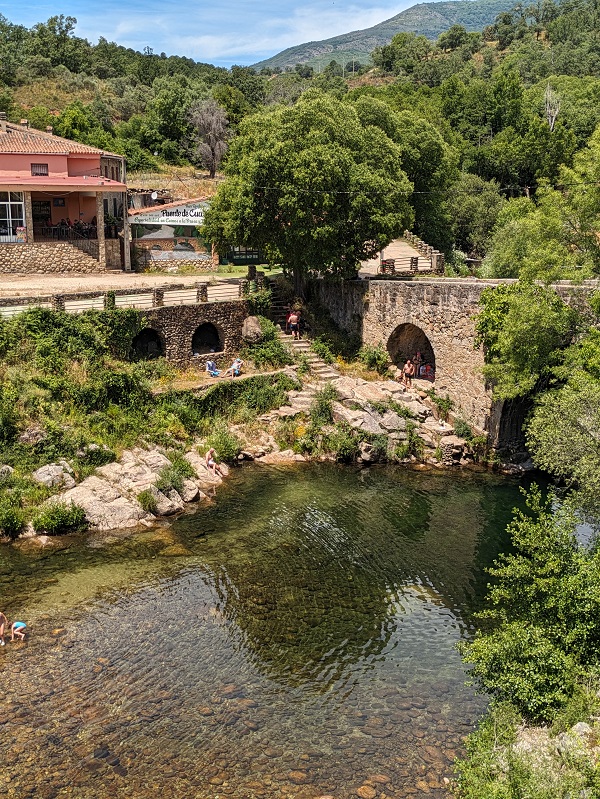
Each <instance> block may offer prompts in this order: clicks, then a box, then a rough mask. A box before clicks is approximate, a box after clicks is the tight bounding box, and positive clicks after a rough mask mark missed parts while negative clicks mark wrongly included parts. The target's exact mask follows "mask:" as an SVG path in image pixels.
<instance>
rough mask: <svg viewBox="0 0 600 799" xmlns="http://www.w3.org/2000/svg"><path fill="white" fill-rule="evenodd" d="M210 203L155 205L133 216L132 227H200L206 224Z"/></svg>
mask: <svg viewBox="0 0 600 799" xmlns="http://www.w3.org/2000/svg"><path fill="white" fill-rule="evenodd" d="M207 208H208V203H206V202H200V203H182V204H181V205H176V206H173V205H169V206H165V207H163V206H160V205H155V206H154V208H149V209H148V210H147V211H142V212H141V213H139V214H131V215H130V217H129V222H130V224H132V225H144V226H145V225H171V226H172V227H179V226H181V227H200V226H201V225H203V224H204V212H205V211H206V209H207Z"/></svg>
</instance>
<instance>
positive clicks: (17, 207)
mask: <svg viewBox="0 0 600 799" xmlns="http://www.w3.org/2000/svg"><path fill="white" fill-rule="evenodd" d="M24 229H25V206H24V204H23V194H22V192H20V191H0V241H10V242H18V241H23V232H24Z"/></svg>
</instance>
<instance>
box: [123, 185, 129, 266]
mask: <svg viewBox="0 0 600 799" xmlns="http://www.w3.org/2000/svg"><path fill="white" fill-rule="evenodd" d="M122 196H123V269H124V270H125V271H126V272H131V230H130V228H129V219H128V216H129V214H128V212H129V209H128V208H127V193H125V194H123V195H122Z"/></svg>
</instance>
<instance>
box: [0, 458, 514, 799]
mask: <svg viewBox="0 0 600 799" xmlns="http://www.w3.org/2000/svg"><path fill="white" fill-rule="evenodd" d="M516 504H521V498H520V495H519V491H518V486H517V484H516V483H515V482H513V481H509V480H506V479H500V478H497V477H494V476H492V475H489V474H473V473H468V472H460V473H457V472H453V473H431V472H412V471H406V470H402V469H399V468H396V467H379V468H371V469H369V470H359V469H355V468H352V467H343V466H337V465H334V464H310V465H308V464H307V465H299V466H294V467H290V468H276V467H264V466H263V467H256V466H255V467H249V468H241V469H238V470H234V471H233V473H232V476H231V478H230V479H229V480H228V482H227V484H226V485H224V486H223V487H221V488H220V489H219V491H218V493H217V495H216V496H215V497H214V498H213V499H212V501H211V503H210V504H209V505H208V506H204V507H202V508H201V509H200V510H198V511H197V512H195V513H194V514H192V515H187V516H183V517H181V518H180V519H178V520H177V521H176V522H175V523H174V524H173V525H172V526H171V527H165V528H164V529H159V530H151V531H144V532H141V533H136V534H131V532H129V533H127V534H119V533H111V534H108V535H107V534H103V535H90V536H87V537H83V536H81V537H73V538H70V539H64V540H62V541H61V542H60V546H61V547H62V549H60V550H59V551H55V550H51V551H50V550H48V549H45V550H43V551H41V552H35V553H27V554H26V553H24V552H20V551H19V550H17V549H15V548H12V547H3V548H2V549H1V550H0V597H1V599H0V607H1V608H2V609H3V610H5V612H7V615H9V618H16V617H18V618H21V619H23V620H24V621H26V622H28V625H29V628H30V636H29V638H28V640H27V641H26V642H25V643H24V644H17V643H12V644H11V643H7V645H6V646H5V647H3V648H2V649H0V679H1V681H2V694H3V701H2V702H1V703H0V730H1V731H2V736H1V741H2V758H3V766H4V768H3V769H2V770H0V793H2V794H3V795H7V796H8V797H18V798H19V799H21V798H22V797H36V799H52V798H53V797H72V798H73V799H88V798H89V799H92V798H93V799H104V798H105V797H106V799H108V798H109V797H110V798H111V799H112V798H117V797H130V798H131V799H146V798H147V797H148V799H149V798H150V797H152V799H155V798H156V797H163V796H164V797H169V799H180V798H181V799H191V797H197V798H198V799H217V797H224V796H231V797H234V798H235V799H247V798H248V799H252V797H265V798H266V799H274V798H275V797H277V799H286V798H287V797H293V798H294V799H315V798H316V797H319V796H322V795H330V796H334V797H335V799H346V797H351V796H356V795H357V793H356V791H357V790H358V791H359V794H358V795H360V796H363V797H367V799H368V797H374V796H378V797H386V796H387V797H417V798H418V797H432V798H435V797H443V796H446V795H447V792H446V785H447V782H446V780H448V779H450V778H452V761H453V759H454V758H455V757H456V756H457V754H459V753H460V752H461V743H462V741H463V739H464V736H465V735H466V734H467V733H468V732H469V731H471V730H472V729H473V727H474V724H475V722H476V720H477V718H478V717H479V716H480V715H481V713H482V712H483V710H484V709H485V701H484V700H483V698H482V697H480V696H477V695H476V694H475V692H474V690H473V688H472V687H468V686H466V685H465V670H464V667H463V665H462V663H461V661H460V657H459V655H458V653H457V651H456V648H455V645H456V643H457V642H458V641H460V640H463V639H467V638H469V637H470V636H472V634H473V631H474V625H475V622H474V620H473V613H474V611H475V610H476V609H477V607H478V605H479V603H480V602H481V597H482V595H483V592H484V590H485V584H486V575H485V573H484V569H485V567H486V566H488V565H490V563H491V562H492V560H493V559H494V557H495V556H496V554H497V553H498V552H499V551H501V550H502V549H504V548H506V537H505V532H504V531H505V527H506V524H507V522H508V520H509V519H510V515H511V508H512V507H513V506H514V505H516Z"/></svg>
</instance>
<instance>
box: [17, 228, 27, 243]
mask: <svg viewBox="0 0 600 799" xmlns="http://www.w3.org/2000/svg"><path fill="white" fill-rule="evenodd" d="M16 240H17V244H27V228H26V227H18V228H17V230H16Z"/></svg>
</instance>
